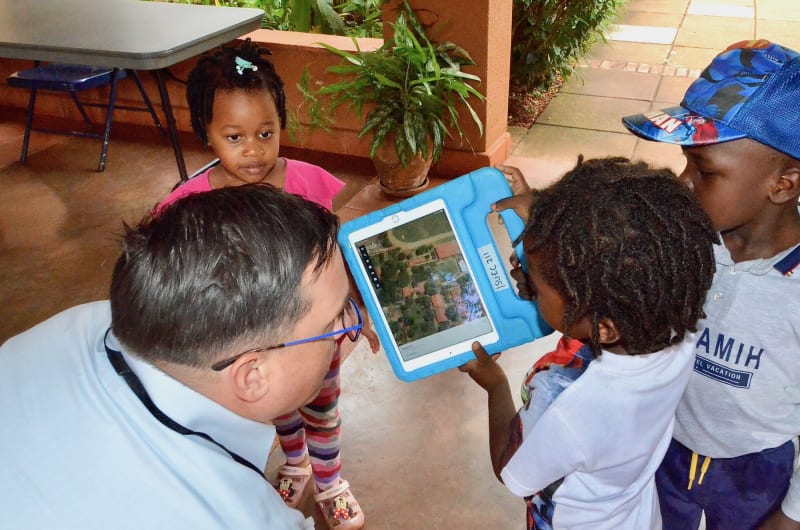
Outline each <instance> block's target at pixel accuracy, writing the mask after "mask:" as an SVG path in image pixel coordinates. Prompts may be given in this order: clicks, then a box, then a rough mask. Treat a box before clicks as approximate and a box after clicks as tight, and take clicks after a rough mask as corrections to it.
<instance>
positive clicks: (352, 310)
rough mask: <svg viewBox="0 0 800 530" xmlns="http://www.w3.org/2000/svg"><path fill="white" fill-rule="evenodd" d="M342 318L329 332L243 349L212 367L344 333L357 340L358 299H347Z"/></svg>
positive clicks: (360, 324)
mask: <svg viewBox="0 0 800 530" xmlns="http://www.w3.org/2000/svg"><path fill="white" fill-rule="evenodd" d="M340 320H341V322H342V329H337V330H335V331H329V332H328V333H323V334H322V335H317V336H315V337H309V338H307V339H299V340H293V341H289V342H284V343H283V344H276V345H274V346H266V347H264V348H252V349H250V350H247V351H243V352H242V353H240V354H237V355H234V356H233V357H229V358H227V359H224V360H222V361H218V362H216V363H214V364H212V365H211V369H212V370H214V371H215V372H221V371H222V370H224V369H225V368H227V367H229V366H230V365H232V364H233V363H235V362H236V361H237V360H238V359H239V357H241V356H242V355H245V354H248V353H254V352H262V351H269V350H277V349H278V348H286V347H288V346H297V345H298V344H306V343H308V342H316V341H319V340H334V339H333V337H335V336H336V335H342V337H341V338H342V339H344V337H347V338H348V339H350V341H352V342H355V341H357V340H358V338H359V337H360V336H361V328H362V327H363V326H364V319H363V318H361V311H359V310H358V305H357V304H356V301H355V300H353V299H352V298H348V299H347V304H345V306H344V309H343V310H342V314H341V316H340ZM353 322H355V324H353Z"/></svg>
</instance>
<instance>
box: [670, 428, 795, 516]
mask: <svg viewBox="0 0 800 530" xmlns="http://www.w3.org/2000/svg"><path fill="white" fill-rule="evenodd" d="M794 456H795V448H794V443H793V442H792V440H789V441H788V442H786V443H785V444H783V445H781V446H779V447H776V448H774V449H765V450H763V451H761V452H759V453H751V454H748V455H743V456H739V457H736V458H716V459H711V458H708V457H704V456H701V455H697V454H696V453H693V452H692V451H691V450H690V449H688V448H686V447H684V446H683V445H681V444H680V443H678V442H676V441H675V440H672V443H671V444H670V446H669V449H667V454H666V455H665V456H664V460H663V462H662V463H661V467H659V468H658V472H656V486H657V487H658V497H659V501H660V503H661V518H662V520H663V522H664V528H665V529H669V530H697V528H698V527H699V525H700V515H701V513H702V512H705V514H706V529H707V530H731V529H734V528H735V529H736V530H747V529H751V528H757V527H758V525H759V524H760V523H761V522H762V521H763V520H764V519H766V518H767V516H769V514H771V513H772V512H774V511H775V510H777V509H778V508H780V505H781V501H782V500H783V497H784V496H785V495H786V491H787V490H788V489H789V479H790V478H791V476H792V470H793V466H794ZM692 470H693V471H692Z"/></svg>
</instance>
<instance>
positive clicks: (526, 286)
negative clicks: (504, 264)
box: [508, 252, 536, 300]
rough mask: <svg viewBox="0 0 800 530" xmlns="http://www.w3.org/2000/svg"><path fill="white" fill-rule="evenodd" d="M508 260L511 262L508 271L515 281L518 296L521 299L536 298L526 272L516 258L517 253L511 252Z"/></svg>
mask: <svg viewBox="0 0 800 530" xmlns="http://www.w3.org/2000/svg"><path fill="white" fill-rule="evenodd" d="M508 261H510V262H511V270H510V271H509V272H508V273H509V274H510V275H511V277H512V278H513V279H514V281H515V282H517V294H518V295H519V297H520V298H522V299H523V300H536V292H535V291H534V290H533V285H532V284H531V282H530V278H528V274H527V273H526V272H525V271H524V270H523V268H522V265H521V264H520V262H519V259H518V258H517V254H516V253H514V252H512V253H511V256H510V257H509V258H508Z"/></svg>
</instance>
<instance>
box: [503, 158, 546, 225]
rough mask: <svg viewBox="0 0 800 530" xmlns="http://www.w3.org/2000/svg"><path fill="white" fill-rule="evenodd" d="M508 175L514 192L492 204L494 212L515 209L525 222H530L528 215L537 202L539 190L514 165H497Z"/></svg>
mask: <svg viewBox="0 0 800 530" xmlns="http://www.w3.org/2000/svg"><path fill="white" fill-rule="evenodd" d="M495 168H496V169H499V170H500V171H502V172H503V173H505V174H506V175H508V178H507V180H508V183H509V185H510V186H511V191H512V192H513V193H514V195H512V196H511V197H506V198H505V199H500V200H499V201H497V202H496V203H494V204H493V205H492V211H493V212H502V211H503V210H508V209H511V210H514V213H516V214H517V215H518V216H519V218H520V219H522V222H523V223H527V222H528V216H529V213H530V210H531V206H533V204H534V203H535V202H536V198H537V196H538V192H537V191H536V190H534V189H532V188H531V187H530V186H528V183H527V182H526V181H525V177H523V176H522V172H521V171H520V170H519V169H517V168H515V167H512V166H502V165H497V166H495Z"/></svg>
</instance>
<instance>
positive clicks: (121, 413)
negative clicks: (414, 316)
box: [0, 185, 362, 530]
mask: <svg viewBox="0 0 800 530" xmlns="http://www.w3.org/2000/svg"><path fill="white" fill-rule="evenodd" d="M337 229H338V222H337V219H336V216H335V215H333V214H331V213H330V212H328V211H327V210H326V209H325V208H323V207H320V206H317V205H315V204H313V203H310V202H307V201H305V200H303V199H300V198H298V197H295V196H293V195H290V194H287V193H284V192H282V191H279V190H276V189H274V188H272V187H267V186H263V185H248V186H241V187H234V188H224V189H220V190H214V191H211V192H208V193H204V194H198V195H192V196H189V197H187V198H185V199H182V200H181V201H178V202H177V203H175V205H173V206H171V207H169V208H167V209H165V210H164V211H163V212H162V213H161V214H160V215H159V216H158V217H157V218H152V219H146V220H145V221H143V222H142V223H141V224H139V225H138V226H136V227H134V228H126V234H125V235H124V238H123V243H122V255H121V257H120V258H119V260H118V261H117V264H116V266H115V268H114V272H113V276H112V281H111V291H110V300H109V301H102V302H94V303H90V304H85V305H82V306H77V307H74V308H72V309H68V310H66V311H64V312H62V313H60V314H58V315H56V316H54V317H52V318H51V319H49V320H47V321H45V322H43V323H41V324H39V325H38V326H36V327H34V328H32V329H31V330H29V331H27V332H25V333H23V334H21V335H18V336H17V337H14V338H12V339H10V340H9V341H8V342H6V343H5V344H4V345H3V346H2V348H0V363H1V364H2V366H3V371H2V373H0V408H2V410H3V420H4V421H3V427H4V432H5V436H3V437H2V441H0V451H2V454H3V458H2V464H0V490H2V491H3V492H4V494H3V496H2V498H3V500H2V503H1V504H0V506H2V508H3V513H4V517H3V518H4V525H6V526H7V527H9V528H65V529H71V528H76V529H77V528H80V529H87V528H103V529H106V528H131V529H137V530H138V529H142V528H236V529H248V528H259V529H262V530H263V529H266V528H269V529H284V528H313V523H312V522H311V521H310V519H309V520H304V519H303V516H302V515H301V514H300V513H299V512H297V511H295V510H291V509H289V508H287V507H286V505H285V504H284V502H283V500H282V499H281V498H280V496H279V495H278V494H277V492H276V491H275V490H274V489H273V488H272V486H271V485H270V484H269V483H268V482H267V481H266V480H265V478H264V476H263V474H262V470H263V469H264V467H265V465H266V462H267V457H268V448H269V447H271V442H272V440H273V438H274V436H275V430H274V427H272V425H271V424H270V421H271V419H272V418H275V417H277V416H279V415H281V414H285V413H286V412H289V411H292V410H294V409H296V408H298V407H299V406H301V405H303V404H305V403H308V402H309V401H311V400H312V399H313V398H314V397H315V396H316V394H317V392H318V391H319V388H320V384H321V382H322V379H323V377H324V375H325V373H326V371H327V369H328V367H329V364H330V361H331V357H332V355H333V353H334V350H335V348H336V347H337V342H341V341H342V340H344V339H345V338H347V339H350V340H353V341H354V340H356V339H358V337H359V334H360V332H361V326H362V320H361V315H360V313H359V311H358V308H357V306H356V304H355V303H354V302H353V300H351V299H350V298H348V292H349V280H348V277H347V274H346V272H345V268H344V263H343V260H342V257H341V254H340V252H339V249H338V247H337V245H336V231H337Z"/></svg>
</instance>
